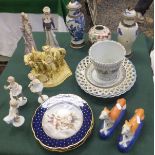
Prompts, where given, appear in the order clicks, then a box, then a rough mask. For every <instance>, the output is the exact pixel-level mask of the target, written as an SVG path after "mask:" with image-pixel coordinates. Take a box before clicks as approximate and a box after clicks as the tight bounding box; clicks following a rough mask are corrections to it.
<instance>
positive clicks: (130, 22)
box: [123, 19, 135, 26]
mask: <svg viewBox="0 0 155 155" xmlns="http://www.w3.org/2000/svg"><path fill="white" fill-rule="evenodd" d="M123 23H124V24H126V25H129V26H131V25H134V24H135V20H134V19H133V20H131V19H123Z"/></svg>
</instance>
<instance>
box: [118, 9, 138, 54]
mask: <svg viewBox="0 0 155 155" xmlns="http://www.w3.org/2000/svg"><path fill="white" fill-rule="evenodd" d="M135 20H136V11H135V10H128V9H126V10H125V12H123V20H122V21H121V22H120V23H119V26H118V28H117V35H118V42H120V43H121V44H122V45H123V46H124V47H125V49H126V56H130V55H131V53H132V45H133V43H134V41H135V40H136V38H137V35H138V24H137V23H136V22H135Z"/></svg>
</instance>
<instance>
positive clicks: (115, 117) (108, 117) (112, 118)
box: [99, 98, 126, 139]
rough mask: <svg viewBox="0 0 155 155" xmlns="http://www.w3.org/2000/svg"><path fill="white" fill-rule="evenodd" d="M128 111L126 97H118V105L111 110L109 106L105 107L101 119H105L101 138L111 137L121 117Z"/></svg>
mask: <svg viewBox="0 0 155 155" xmlns="http://www.w3.org/2000/svg"><path fill="white" fill-rule="evenodd" d="M125 111H126V100H125V99H124V98H121V99H118V100H117V102H116V105H115V106H114V107H113V108H112V109H111V110H109V109H108V108H107V107H105V108H104V109H103V111H102V112H101V114H100V117H99V119H100V120H103V125H102V127H101V129H100V136H101V138H103V139H105V138H107V137H109V136H110V135H111V134H112V132H113V131H114V129H115V128H116V126H117V125H118V124H119V122H120V121H121V119H122V118H123V117H124V114H125Z"/></svg>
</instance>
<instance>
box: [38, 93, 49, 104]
mask: <svg viewBox="0 0 155 155" xmlns="http://www.w3.org/2000/svg"><path fill="white" fill-rule="evenodd" d="M41 96H42V97H39V98H38V102H39V103H40V104H42V103H44V102H45V101H46V100H47V99H48V96H47V95H41Z"/></svg>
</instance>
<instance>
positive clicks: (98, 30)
mask: <svg viewBox="0 0 155 155" xmlns="http://www.w3.org/2000/svg"><path fill="white" fill-rule="evenodd" d="M88 35H89V40H90V42H91V43H92V44H93V43H95V42H97V41H103V40H110V39H111V32H110V30H109V28H107V27H106V26H103V25H95V26H93V27H92V28H91V29H90V30H89V32H88Z"/></svg>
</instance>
